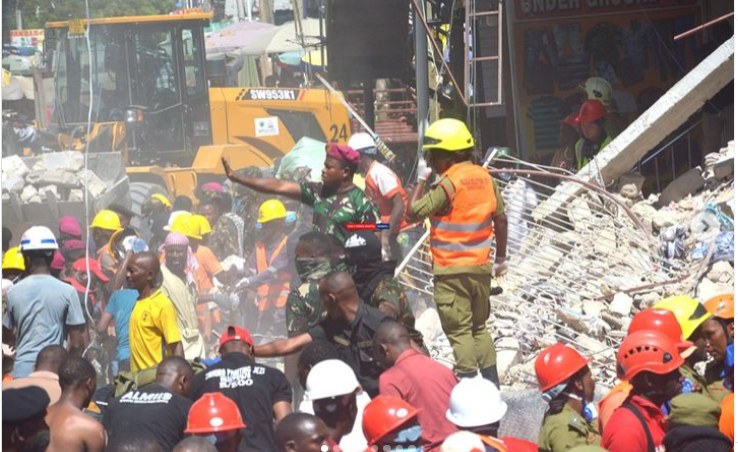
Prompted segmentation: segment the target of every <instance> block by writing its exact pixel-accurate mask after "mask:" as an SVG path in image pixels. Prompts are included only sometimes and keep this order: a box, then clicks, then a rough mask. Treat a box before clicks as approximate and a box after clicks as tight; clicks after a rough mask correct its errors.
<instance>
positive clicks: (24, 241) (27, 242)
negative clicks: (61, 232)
mask: <svg viewBox="0 0 738 452" xmlns="http://www.w3.org/2000/svg"><path fill="white" fill-rule="evenodd" d="M58 249H59V245H58V244H57V243H56V237H54V233H53V232H51V229H49V228H47V227H46V226H32V227H30V228H29V229H28V230H27V231H26V232H24V233H23V236H21V240H20V250H21V252H23V251H34V250H42V251H54V250H58Z"/></svg>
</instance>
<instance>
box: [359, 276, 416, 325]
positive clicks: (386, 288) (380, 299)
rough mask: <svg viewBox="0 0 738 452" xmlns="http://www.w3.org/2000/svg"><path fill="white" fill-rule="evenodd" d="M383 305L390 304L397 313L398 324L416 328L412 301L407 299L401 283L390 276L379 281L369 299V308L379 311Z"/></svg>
mask: <svg viewBox="0 0 738 452" xmlns="http://www.w3.org/2000/svg"><path fill="white" fill-rule="evenodd" d="M382 303H388V304H389V305H391V306H392V307H393V308H394V309H395V311H397V321H398V322H400V323H402V324H403V325H405V326H406V327H408V329H410V328H415V316H414V315H413V311H412V309H410V301H409V300H408V299H407V295H405V291H404V290H402V287H401V286H400V283H399V282H398V281H397V280H396V279H393V278H390V277H389V275H388V276H387V277H386V278H384V279H382V280H381V281H379V284H377V287H376V288H375V289H374V293H372V296H371V298H370V299H369V306H372V307H374V308H377V309H379V305H380V304H382Z"/></svg>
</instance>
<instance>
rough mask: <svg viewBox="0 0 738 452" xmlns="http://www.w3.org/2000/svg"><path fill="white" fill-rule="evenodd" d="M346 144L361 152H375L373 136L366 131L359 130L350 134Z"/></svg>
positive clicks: (375, 145) (370, 153) (371, 153)
mask: <svg viewBox="0 0 738 452" xmlns="http://www.w3.org/2000/svg"><path fill="white" fill-rule="evenodd" d="M348 145H349V147H350V148H351V149H353V150H355V151H357V152H359V153H361V154H369V155H373V154H376V153H377V143H375V142H374V138H372V136H371V135H369V134H368V133H366V132H359V133H355V134H353V135H351V138H349V141H348Z"/></svg>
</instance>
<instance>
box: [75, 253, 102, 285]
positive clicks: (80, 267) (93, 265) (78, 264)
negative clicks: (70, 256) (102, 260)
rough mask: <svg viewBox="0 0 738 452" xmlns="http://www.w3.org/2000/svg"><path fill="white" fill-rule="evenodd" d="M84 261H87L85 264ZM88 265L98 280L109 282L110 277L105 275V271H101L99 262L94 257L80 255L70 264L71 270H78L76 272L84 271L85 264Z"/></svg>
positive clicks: (85, 269)
mask: <svg viewBox="0 0 738 452" xmlns="http://www.w3.org/2000/svg"><path fill="white" fill-rule="evenodd" d="M85 261H87V263H86V264H85ZM87 265H89V267H90V273H93V274H94V275H95V276H97V277H98V278H99V279H100V281H102V282H109V281H110V279H109V278H108V277H107V276H105V273H103V271H102V269H101V268H100V264H99V263H98V262H97V261H96V260H95V259H90V258H87V259H85V258H84V257H80V258H79V259H77V260H76V261H74V263H73V264H72V270H74V271H78V272H86V271H87V268H86V266H87Z"/></svg>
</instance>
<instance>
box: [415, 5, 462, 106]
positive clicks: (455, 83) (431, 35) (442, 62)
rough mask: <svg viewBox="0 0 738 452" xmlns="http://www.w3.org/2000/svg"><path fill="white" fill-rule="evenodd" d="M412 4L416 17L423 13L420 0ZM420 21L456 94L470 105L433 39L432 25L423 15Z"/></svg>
mask: <svg viewBox="0 0 738 452" xmlns="http://www.w3.org/2000/svg"><path fill="white" fill-rule="evenodd" d="M410 5H411V6H412V7H413V9H414V10H415V15H416V17H417V16H419V15H421V14H422V13H421V10H420V5H418V0H412V1H411V2H410ZM420 23H421V24H422V25H423V28H425V34H426V35H427V36H428V40H430V42H431V45H432V46H433V50H434V51H435V53H436V56H437V57H438V59H440V60H441V64H443V68H444V69H446V73H447V74H448V78H450V79H451V83H453V84H454V89H455V90H456V94H458V95H459V99H461V102H463V103H464V106H465V107H468V106H469V104H467V102H466V98H465V97H464V93H463V92H462V91H461V88H460V87H459V84H458V83H457V82H456V77H454V74H453V72H451V68H450V67H449V66H448V63H446V60H445V59H444V58H443V52H442V51H441V49H439V48H438V44H437V43H436V40H435V39H433V32H432V31H431V29H430V27H429V26H428V23H427V22H426V21H425V20H424V19H423V18H422V17H421V18H420ZM417 94H418V95H421V94H420V93H417Z"/></svg>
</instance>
